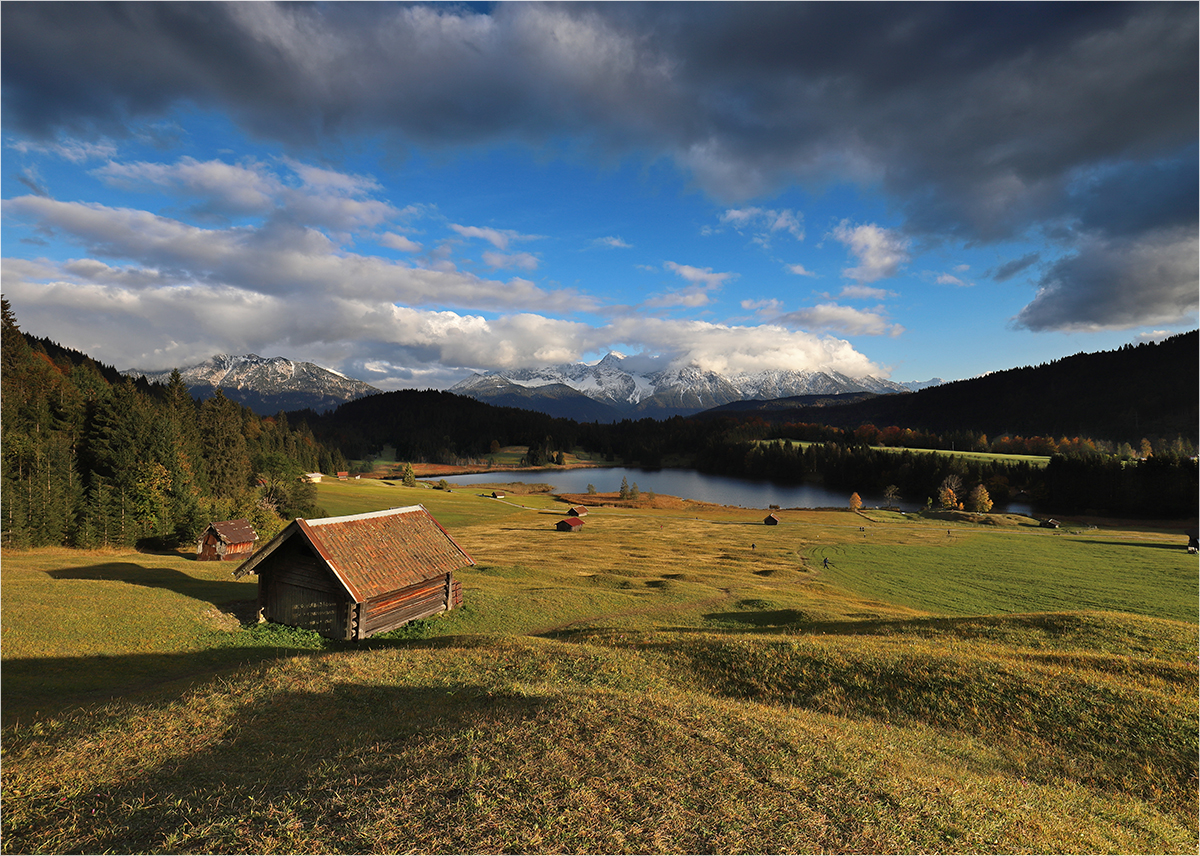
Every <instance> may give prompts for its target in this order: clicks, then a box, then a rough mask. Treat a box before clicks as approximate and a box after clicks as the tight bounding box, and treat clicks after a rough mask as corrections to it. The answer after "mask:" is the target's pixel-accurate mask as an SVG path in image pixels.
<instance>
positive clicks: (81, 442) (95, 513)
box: [0, 300, 346, 548]
mask: <svg viewBox="0 0 1200 856" xmlns="http://www.w3.org/2000/svg"><path fill="white" fill-rule="evenodd" d="M0 346H2V351H3V353H2V357H0V359H2V364H0V370H2V374H0V383H2V386H3V396H2V398H0V406H2V412H0V430H2V432H3V437H2V441H0V442H2V445H3V474H2V475H3V484H2V486H0V530H2V532H3V541H2V543H3V546H6V547H7V546H43V545H71V546H79V547H101V546H109V545H111V546H129V545H140V546H144V547H150V548H154V547H173V546H176V545H178V544H187V543H189V542H192V541H194V540H195V539H196V538H197V537H198V535H199V533H200V532H201V531H203V529H204V528H205V527H206V526H207V525H208V523H209V522H211V521H214V520H227V519H232V518H245V519H247V520H249V521H250V522H251V523H252V524H253V525H254V527H255V529H256V530H257V531H258V532H259V535H260V536H261V537H263V538H268V537H270V536H271V535H273V534H274V533H275V532H276V531H278V530H279V529H280V528H281V527H282V525H283V523H284V521H285V520H286V519H289V518H291V517H295V516H313V515H319V514H320V510H319V509H318V508H316V506H315V505H314V500H315V491H314V489H313V486H312V485H310V484H307V483H305V482H303V481H301V480H300V479H299V476H300V474H301V473H304V472H312V471H316V470H324V471H326V472H328V471H330V470H333V469H337V468H341V469H344V468H345V466H346V465H345V461H344V459H341V458H340V454H339V453H334V454H331V453H330V452H329V451H328V450H327V449H326V447H325V446H323V445H322V444H321V443H318V442H317V441H316V440H315V439H314V438H313V435H312V432H311V431H310V430H309V428H308V426H307V425H305V424H303V422H299V423H296V422H292V421H291V420H290V419H289V418H288V417H287V416H286V415H285V414H279V415H277V416H275V417H270V418H263V417H259V416H257V415H255V414H254V413H253V412H251V411H250V410H248V409H247V408H245V407H242V406H240V405H238V404H235V403H233V402H231V401H229V400H228V399H226V398H225V397H224V396H222V395H220V394H218V395H217V396H215V397H214V398H212V399H209V400H207V401H205V402H204V403H203V404H198V403H197V402H196V401H195V400H194V399H193V398H192V396H191V395H190V394H189V393H188V391H187V388H186V387H185V386H184V384H183V382H182V380H181V379H180V377H179V376H178V372H176V374H175V376H174V377H173V378H172V382H171V383H169V384H166V385H161V384H159V385H150V384H147V383H146V382H144V381H142V382H137V383H135V382H134V381H132V380H130V379H128V378H124V377H121V375H120V374H119V373H118V372H117V371H116V370H115V369H113V368H112V367H110V366H103V365H100V364H97V363H95V362H94V361H92V360H91V359H89V358H88V357H87V356H85V355H83V354H80V353H79V352H77V351H72V350H70V349H67V348H63V347H60V346H58V345H55V344H53V343H50V342H47V341H45V340H39V339H28V338H26V337H25V335H24V334H23V333H22V332H21V330H20V328H19V327H18V325H17V320H16V318H15V317H14V315H13V313H12V311H11V308H10V307H9V304H8V301H7V300H5V301H3V336H2V339H0Z"/></svg>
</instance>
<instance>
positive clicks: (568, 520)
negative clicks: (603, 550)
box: [555, 517, 583, 532]
mask: <svg viewBox="0 0 1200 856" xmlns="http://www.w3.org/2000/svg"><path fill="white" fill-rule="evenodd" d="M555 528H556V529H558V531H559V532H578V531H579V530H580V529H582V528H583V521H582V520H580V519H579V518H578V517H564V518H563V519H562V520H560V521H558V523H556V524H555Z"/></svg>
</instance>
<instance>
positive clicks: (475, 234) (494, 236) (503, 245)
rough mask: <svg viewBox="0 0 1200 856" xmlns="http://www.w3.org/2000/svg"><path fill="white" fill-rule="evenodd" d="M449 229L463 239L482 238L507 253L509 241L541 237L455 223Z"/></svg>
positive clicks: (509, 230) (531, 239)
mask: <svg viewBox="0 0 1200 856" xmlns="http://www.w3.org/2000/svg"><path fill="white" fill-rule="evenodd" d="M450 228H451V229H453V230H454V231H455V232H458V234H460V235H462V236H463V237H464V238H482V239H483V240H485V241H487V242H488V243H490V244H491V245H492V246H494V247H495V248H496V249H498V250H501V251H507V250H508V245H509V242H511V241H534V240H537V239H539V238H541V237H542V236H541V235H522V234H520V233H518V232H514V231H513V230H512V229H493V228H491V227H488V226H483V227H480V226H460V225H458V224H457V223H451V224H450Z"/></svg>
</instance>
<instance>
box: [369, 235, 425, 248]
mask: <svg viewBox="0 0 1200 856" xmlns="http://www.w3.org/2000/svg"><path fill="white" fill-rule="evenodd" d="M379 243H381V244H383V245H384V246H385V247H391V248H392V249H393V250H400V252H402V253H419V252H420V251H421V245H420V244H418V243H417V242H416V241H413V240H410V239H409V238H406V237H404V236H403V235H397V234H396V233H395V232H384V233H383V235H382V236H380V238H379Z"/></svg>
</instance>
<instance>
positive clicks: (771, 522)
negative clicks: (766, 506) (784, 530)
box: [763, 514, 779, 526]
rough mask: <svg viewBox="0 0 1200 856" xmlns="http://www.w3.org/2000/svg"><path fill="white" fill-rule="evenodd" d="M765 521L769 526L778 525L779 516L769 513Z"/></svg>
mask: <svg viewBox="0 0 1200 856" xmlns="http://www.w3.org/2000/svg"><path fill="white" fill-rule="evenodd" d="M763 523H765V524H767V525H768V526H778V525H779V518H778V517H776V516H775V515H774V514H768V515H767V516H766V517H764V518H763Z"/></svg>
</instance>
